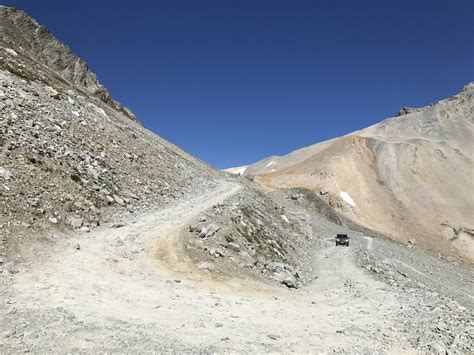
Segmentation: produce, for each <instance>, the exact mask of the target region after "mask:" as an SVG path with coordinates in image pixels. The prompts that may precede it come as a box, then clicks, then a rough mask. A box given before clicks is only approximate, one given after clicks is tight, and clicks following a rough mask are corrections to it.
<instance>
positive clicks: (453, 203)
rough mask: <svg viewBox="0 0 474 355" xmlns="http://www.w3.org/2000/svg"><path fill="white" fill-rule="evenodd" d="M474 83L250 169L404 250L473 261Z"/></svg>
mask: <svg viewBox="0 0 474 355" xmlns="http://www.w3.org/2000/svg"><path fill="white" fill-rule="evenodd" d="M473 95H474V83H470V84H468V85H467V86H466V87H465V88H464V89H463V90H462V91H461V92H460V93H459V94H458V95H456V96H454V97H452V98H450V99H447V100H443V101H440V102H437V103H435V104H433V105H429V106H427V107H424V108H421V109H406V108H404V109H402V110H401V111H400V113H399V114H398V115H397V117H394V118H390V119H387V120H385V121H383V122H381V123H379V124H376V125H374V126H371V127H369V128H366V129H363V130H361V131H357V132H354V133H351V134H349V135H347V136H344V137H340V138H337V139H333V140H330V141H327V142H323V143H319V144H316V145H313V146H310V147H307V148H303V149H300V150H297V151H295V152H292V153H290V154H288V155H286V156H283V157H270V158H267V159H264V160H263V161H261V162H258V163H256V164H254V165H250V166H248V167H246V169H245V170H244V171H243V173H244V175H257V176H258V177H257V179H256V181H258V182H260V183H261V184H263V185H265V186H267V187H271V188H290V187H304V188H308V189H311V190H313V191H315V192H318V193H319V194H320V195H321V198H323V199H324V200H325V201H326V203H327V204H328V205H330V206H331V207H333V208H334V209H335V210H336V211H337V212H339V213H341V214H343V215H344V216H346V217H348V218H349V219H350V220H352V221H354V222H356V223H357V224H360V225H361V226H363V227H366V228H369V229H371V230H373V231H375V232H378V233H380V234H384V235H386V236H389V237H390V238H392V239H394V240H397V241H399V242H402V243H408V241H411V244H412V245H415V243H416V246H417V247H421V248H424V249H427V250H431V251H434V252H441V253H444V254H450V255H458V256H461V257H464V258H466V259H470V260H472V258H473V255H474V216H473V214H474V195H473V194H474V165H473V160H472V157H473V156H474V144H473V142H474V109H473V104H474V98H473Z"/></svg>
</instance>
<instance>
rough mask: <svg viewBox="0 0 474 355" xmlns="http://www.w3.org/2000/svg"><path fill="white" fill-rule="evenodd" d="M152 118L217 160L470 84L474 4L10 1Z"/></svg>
mask: <svg viewBox="0 0 474 355" xmlns="http://www.w3.org/2000/svg"><path fill="white" fill-rule="evenodd" d="M2 3H3V4H5V5H9V6H15V7H17V8H20V9H23V10H25V11H27V12H28V13H29V14H30V15H31V16H33V17H34V18H36V19H37V20H38V22H40V23H41V24H44V25H45V26H46V27H47V28H48V29H49V30H50V31H51V32H52V33H53V34H54V35H55V36H56V37H58V38H59V39H60V40H62V41H63V42H65V43H66V44H68V45H69V46H70V47H71V48H72V50H73V51H74V52H76V53H77V54H78V55H79V56H80V57H82V58H84V59H85V60H86V61H87V63H88V64H89V66H90V67H91V69H92V70H93V71H94V72H95V73H96V74H97V75H98V77H99V80H100V81H101V82H102V83H103V84H105V85H106V86H107V87H108V88H109V89H110V92H111V93H112V95H113V96H114V97H115V98H116V99H117V100H118V101H120V102H122V103H123V104H125V105H126V106H129V107H130V108H131V109H132V110H133V111H134V112H135V113H136V114H137V116H138V117H139V118H140V120H141V121H142V122H143V124H144V125H145V126H146V127H148V128H149V129H151V130H153V131H154V132H156V133H157V134H159V135H161V136H163V137H165V138H167V139H169V140H170V141H172V142H173V143H175V144H177V145H179V146H181V147H182V148H184V149H185V150H187V151H189V152H190V153H192V154H194V155H196V156H198V157H199V158H201V159H203V160H205V161H207V162H209V163H210V164H212V165H214V166H215V167H217V168H224V167H230V166H237V165H243V164H248V163H252V162H255V161H257V160H260V159H262V158H264V157H266V156H269V155H273V154H277V155H282V154H285V153H288V152H289V151H291V150H294V149H296V148H299V147H302V146H306V145H310V144H313V143H316V142H319V141H322V140H326V139H329V138H333V137H336V136H340V135H343V134H346V133H349V132H351V131H354V130H356V129H360V128H363V127H366V126H368V125H371V124H373V123H376V122H378V121H380V120H382V119H384V118H386V117H391V116H393V114H394V113H395V112H396V111H398V109H399V108H400V107H401V106H421V105H426V104H429V103H431V102H433V101H436V100H439V99H443V98H446V97H448V96H450V95H453V94H455V93H457V92H458V91H459V90H460V89H461V88H462V86H463V85H465V84H466V83H467V82H468V81H470V80H473V77H474V75H473V70H474V69H473V65H474V49H473V41H474V40H473V34H474V25H473V24H474V1H472V0H450V1H436V0H409V1H405V0H393V1H390V0H373V1H364V0H358V1H355V0H354V1H349V0H346V1H343V0H334V1H330V0H327V1H323V0H321V1H303V0H301V1H297V0H287V1H279V0H268V1H267V0H248V1H237V0H236V1H230V0H215V1H209V0H189V1H185V0H166V1H159V0H157V1H131V0H129V1H125V0H114V1H99V0H95V1H90V0H81V1H65V0H61V1H48V0H41V1H39V0H30V1H26V0H17V1H2Z"/></svg>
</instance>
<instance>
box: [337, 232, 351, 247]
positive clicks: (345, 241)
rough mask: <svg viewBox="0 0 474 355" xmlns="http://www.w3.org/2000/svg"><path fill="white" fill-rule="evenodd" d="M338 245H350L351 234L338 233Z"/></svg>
mask: <svg viewBox="0 0 474 355" xmlns="http://www.w3.org/2000/svg"><path fill="white" fill-rule="evenodd" d="M338 245H346V246H349V236H348V235H347V234H338V235H336V246H338Z"/></svg>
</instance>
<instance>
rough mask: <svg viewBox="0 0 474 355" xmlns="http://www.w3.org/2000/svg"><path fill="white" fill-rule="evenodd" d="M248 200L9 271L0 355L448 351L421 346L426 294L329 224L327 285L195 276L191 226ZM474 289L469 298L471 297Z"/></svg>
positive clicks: (137, 223)
mask: <svg viewBox="0 0 474 355" xmlns="http://www.w3.org/2000/svg"><path fill="white" fill-rule="evenodd" d="M239 189H240V187H239V185H238V184H236V183H230V182H222V183H221V184H220V185H219V186H218V187H216V188H215V189H213V190H210V191H207V192H205V193H203V194H201V195H199V196H195V197H194V198H193V199H189V200H186V201H181V202H179V203H175V204H173V205H170V206H168V207H167V208H164V209H161V210H156V211H152V212H149V213H147V214H143V215H141V216H136V217H134V218H131V219H130V220H128V221H126V225H125V226H123V227H121V228H106V227H104V228H100V229H97V230H94V231H92V232H91V233H83V234H82V233H76V234H74V235H73V236H72V237H71V238H69V239H67V240H66V241H65V242H64V243H63V244H62V245H57V246H56V247H54V248H53V249H51V250H49V251H47V254H43V257H42V259H41V261H32V262H31V263H28V264H24V265H21V266H20V267H19V269H18V270H15V271H14V273H13V274H12V273H9V272H6V271H4V272H3V273H2V274H1V275H2V278H3V279H2V285H3V286H4V287H3V290H2V292H3V293H4V295H2V298H1V299H2V303H3V305H2V307H1V308H0V309H1V310H0V312H1V314H0V316H1V317H0V319H2V320H3V322H0V352H2V353H18V352H20V351H33V352H45V351H55V352H65V351H86V352H100V351H119V352H126V351H133V352H144V351H152V350H155V351H179V352H182V351H185V350H190V351H204V352H216V351H217V352H222V351H224V352H226V351H237V352H262V351H265V352H269V351H272V352H319V351H323V352H327V351H336V352H339V351H341V352H359V353H372V352H391V353H403V352H413V351H415V350H416V349H417V348H424V349H431V350H433V349H435V350H436V347H442V346H447V344H442V345H440V344H439V343H437V342H436V339H435V340H433V341H434V343H430V344H417V343H416V341H414V340H413V337H416V336H417V335H419V334H422V333H429V329H418V328H417V325H418V324H420V322H421V321H420V320H419V319H417V322H418V323H416V322H415V323H413V322H411V323H410V321H409V318H410V317H411V318H413V315H414V314H416V313H414V314H411V313H409V312H412V311H413V307H415V308H418V306H417V303H419V302H420V300H419V294H418V293H417V292H418V291H417V290H418V289H415V288H410V287H407V288H405V291H401V289H400V287H396V286H394V285H392V286H389V284H388V282H384V280H383V279H382V278H381V277H378V278H379V279H377V277H374V276H377V275H378V276H380V275H384V274H383V272H382V271H380V272H379V274H375V273H373V272H370V271H368V270H366V268H362V267H360V266H359V265H358V262H357V260H361V258H360V257H357V254H358V253H362V254H364V253H368V252H369V253H370V255H371V256H373V255H376V254H375V253H372V252H371V250H374V248H377V249H378V246H379V243H380V242H379V241H378V240H377V241H375V242H374V241H373V240H372V239H367V238H365V237H364V236H360V235H355V234H354V237H353V240H352V241H351V243H352V244H353V245H351V246H350V247H349V248H346V247H337V248H336V247H335V246H334V243H333V240H332V235H329V232H328V231H329V230H330V228H333V225H332V224H331V223H329V222H325V221H320V230H321V235H319V236H317V237H319V238H322V239H323V240H324V245H325V247H324V249H323V251H322V253H321V255H320V258H319V260H318V265H320V266H319V270H318V271H317V274H318V278H317V279H316V280H314V281H313V282H312V283H311V284H309V285H307V286H305V287H303V288H301V289H298V290H289V289H286V288H284V287H278V286H274V285H270V284H265V283H260V282H257V281H253V280H251V279H248V278H247V277H246V276H244V277H242V278H239V277H237V276H235V277H233V278H230V277H227V278H220V279H218V280H216V279H213V278H212V276H211V277H210V276H209V275H208V274H206V273H204V272H203V271H200V270H197V269H196V270H195V269H192V264H190V263H189V260H187V256H186V254H185V253H183V252H182V250H180V249H179V247H178V248H177V247H176V243H175V241H176V240H177V239H175V238H177V237H178V236H179V234H180V233H181V232H182V230H183V229H184V228H185V227H186V225H187V222H188V221H189V220H191V219H192V218H194V217H195V216H196V215H197V214H199V213H202V212H203V211H204V210H205V209H207V208H209V207H210V206H212V205H213V204H215V203H218V202H222V201H224V200H225V199H226V198H227V197H229V196H231V195H233V194H235V193H237V192H238V191H239ZM382 243H383V241H382ZM382 249H384V248H382ZM364 255H365V254H364ZM371 262H373V261H371ZM403 262H407V260H405V259H404V260H403ZM16 271H18V272H16ZM468 275H469V274H467V276H468ZM471 276H472V275H471ZM406 277H408V276H405V277H404V278H406ZM470 286H472V284H466V285H465V287H466V289H463V290H462V292H467V293H469V292H471V291H472V288H469V287H470ZM406 290H412V291H410V292H408V291H406ZM420 292H428V291H426V290H422V291H420ZM470 297H471V298H469V299H470V300H471V301H472V296H470ZM438 298H439V299H440V302H441V303H443V302H444V301H443V299H442V297H441V296H440V297H438ZM469 299H468V300H467V302H469ZM427 302H428V301H427ZM446 302H447V301H446ZM450 302H454V301H450ZM454 303H455V306H456V307H462V306H461V305H459V304H458V303H456V302H454ZM468 306H469V305H468ZM471 306H472V303H471ZM460 309H461V308H460ZM417 311H419V312H420V316H424V315H423V309H421V308H420V309H419V310H415V312H417ZM466 312H467V313H466ZM464 313H466V317H467V321H466V322H467V323H464V328H465V329H466V332H467V333H466V332H464V333H462V332H461V333H460V334H459V335H460V336H458V339H457V343H458V345H456V347H459V348H460V349H464V350H466V349H471V350H472V349H473V345H472V337H471V338H469V337H468V335H467V334H469V333H468V332H469V329H471V330H472V324H470V321H469V311H466V308H464ZM443 314H444V313H443ZM450 314H451V313H450ZM454 317H455V318H456V319H457V317H458V315H457V314H456V315H454ZM438 318H439V317H438ZM469 327H471V328H469ZM444 333H445V335H446V334H448V333H449V332H448V331H447V330H445V331H444ZM446 337H447V335H446ZM433 344H434V345H433ZM459 344H460V345H459ZM469 347H470V348H469ZM452 349H453V348H452ZM456 349H457V348H454V350H456Z"/></svg>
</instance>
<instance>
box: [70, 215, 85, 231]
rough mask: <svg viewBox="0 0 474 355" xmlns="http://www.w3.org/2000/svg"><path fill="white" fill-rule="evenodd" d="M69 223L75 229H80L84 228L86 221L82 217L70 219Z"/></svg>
mask: <svg viewBox="0 0 474 355" xmlns="http://www.w3.org/2000/svg"><path fill="white" fill-rule="evenodd" d="M68 222H69V224H70V225H71V227H72V228H74V229H79V228H81V227H82V224H83V223H84V220H83V219H82V218H80V217H69V218H68Z"/></svg>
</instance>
